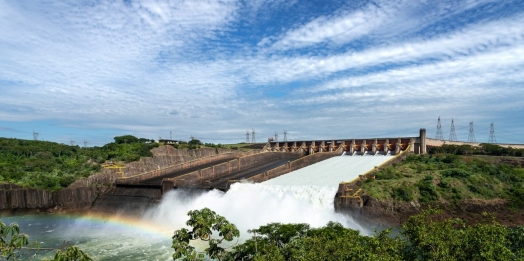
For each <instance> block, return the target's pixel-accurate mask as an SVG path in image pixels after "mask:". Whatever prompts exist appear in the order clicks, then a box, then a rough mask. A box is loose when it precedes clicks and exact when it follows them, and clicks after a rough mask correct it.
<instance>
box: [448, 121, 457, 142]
mask: <svg viewBox="0 0 524 261" xmlns="http://www.w3.org/2000/svg"><path fill="white" fill-rule="evenodd" d="M449 141H457V134H456V133H455V123H454V122H453V119H451V130H450V131H449Z"/></svg>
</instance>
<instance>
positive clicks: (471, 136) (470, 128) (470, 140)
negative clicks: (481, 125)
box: [468, 122, 475, 142]
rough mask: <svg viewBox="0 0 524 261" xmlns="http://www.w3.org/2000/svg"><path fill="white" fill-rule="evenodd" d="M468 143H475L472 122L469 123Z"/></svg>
mask: <svg viewBox="0 0 524 261" xmlns="http://www.w3.org/2000/svg"><path fill="white" fill-rule="evenodd" d="M468 142H475V131H474V130H473V122H470V123H469V135H468Z"/></svg>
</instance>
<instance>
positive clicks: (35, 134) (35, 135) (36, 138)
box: [33, 131, 38, 140]
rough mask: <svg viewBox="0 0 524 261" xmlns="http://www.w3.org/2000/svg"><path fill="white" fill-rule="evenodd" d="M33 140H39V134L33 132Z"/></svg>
mask: <svg viewBox="0 0 524 261" xmlns="http://www.w3.org/2000/svg"><path fill="white" fill-rule="evenodd" d="M33 140H38V132H35V131H33Z"/></svg>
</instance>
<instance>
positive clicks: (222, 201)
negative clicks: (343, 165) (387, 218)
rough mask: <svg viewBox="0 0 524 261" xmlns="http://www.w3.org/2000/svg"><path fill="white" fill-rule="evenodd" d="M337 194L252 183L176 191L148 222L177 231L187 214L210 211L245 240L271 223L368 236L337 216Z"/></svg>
mask: <svg viewBox="0 0 524 261" xmlns="http://www.w3.org/2000/svg"><path fill="white" fill-rule="evenodd" d="M335 193H336V189H333V188H329V187H323V186H279V185H264V184H249V183H237V184H233V185H232V186H231V189H230V190H229V191H228V192H227V193H223V192H220V191H217V190H213V191H209V192H203V193H199V194H196V195H195V194H193V193H190V192H188V191H182V190H174V191H171V192H169V193H167V194H166V195H164V197H163V199H162V202H161V203H160V205H158V206H157V207H155V208H153V209H151V210H150V211H148V212H147V213H146V214H145V218H147V219H150V220H155V222H162V223H165V224H169V225H170V226H171V227H173V228H176V229H178V228H180V227H185V225H184V224H185V222H186V221H187V219H188V216H187V212H188V211H190V210H194V209H202V208H204V207H207V208H210V209H212V210H213V211H215V212H217V214H219V215H222V216H224V217H226V219H228V220H229V221H230V222H232V223H234V224H235V225H237V227H238V228H239V230H240V232H241V235H243V238H246V237H249V235H247V230H248V229H253V228H258V227H259V226H261V225H266V224H268V223H271V222H281V223H308V224H310V225H311V226H313V227H321V226H324V225H326V224H327V223H328V222H329V221H336V222H340V223H341V224H343V225H344V226H346V227H350V228H353V229H358V230H360V231H362V232H364V233H367V232H368V231H366V230H364V228H362V227H361V226H359V225H358V224H356V223H355V222H354V221H353V219H352V218H351V217H348V216H345V215H343V214H339V213H335V210H334V205H333V200H334V196H335Z"/></svg>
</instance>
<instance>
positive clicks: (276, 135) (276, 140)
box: [275, 131, 278, 142]
mask: <svg viewBox="0 0 524 261" xmlns="http://www.w3.org/2000/svg"><path fill="white" fill-rule="evenodd" d="M275 142H278V133H277V132H276V131H275Z"/></svg>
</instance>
